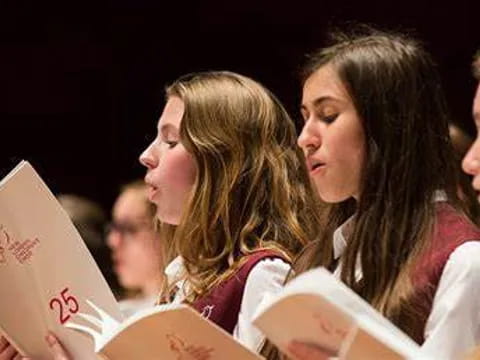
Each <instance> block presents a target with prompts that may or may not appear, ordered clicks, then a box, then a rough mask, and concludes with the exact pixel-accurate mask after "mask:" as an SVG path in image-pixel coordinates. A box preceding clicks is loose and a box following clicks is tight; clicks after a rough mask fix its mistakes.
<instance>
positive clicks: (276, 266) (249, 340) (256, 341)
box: [165, 257, 290, 352]
mask: <svg viewBox="0 0 480 360" xmlns="http://www.w3.org/2000/svg"><path fill="white" fill-rule="evenodd" d="M183 271H184V267H183V259H182V258H181V257H177V258H175V259H174V260H173V261H172V262H171V263H170V264H169V265H168V266H167V267H166V268H165V275H166V276H167V281H168V283H169V284H175V286H176V287H177V289H178V291H177V292H176V293H175V297H174V299H173V301H172V302H173V303H177V304H178V303H181V302H183V301H184V300H185V294H184V292H183V291H182V290H183V289H184V286H185V287H187V289H188V284H186V283H185V282H184V281H183V280H181V276H182V273H183ZM289 271H290V265H289V264H288V263H286V262H285V261H283V260H282V259H279V258H275V259H264V260H261V261H259V262H258V263H257V264H256V265H255V266H254V267H253V269H252V270H251V271H250V273H249V274H248V277H247V280H246V282H245V290H244V292H243V297H242V303H241V305H240V313H239V314H238V320H237V324H236V325H235V328H234V330H233V337H234V339H236V340H237V341H239V342H240V343H242V344H243V345H245V346H246V347H248V348H249V349H250V350H253V351H257V352H258V351H259V350H260V347H261V345H262V344H263V340H264V338H265V337H264V336H263V335H262V333H261V332H260V331H259V330H258V329H257V328H256V327H254V326H253V325H252V319H253V315H254V314H255V313H256V310H257V308H258V306H259V305H260V304H261V303H262V300H263V298H264V297H265V296H270V295H272V294H276V293H278V292H279V291H280V290H281V289H282V287H283V283H284V282H285V279H286V277H287V274H288V272H289Z"/></svg>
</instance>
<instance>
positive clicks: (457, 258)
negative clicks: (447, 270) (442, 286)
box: [446, 240, 480, 272]
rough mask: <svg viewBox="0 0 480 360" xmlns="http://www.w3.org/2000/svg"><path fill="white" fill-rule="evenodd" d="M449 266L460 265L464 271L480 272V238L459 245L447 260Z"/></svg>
mask: <svg viewBox="0 0 480 360" xmlns="http://www.w3.org/2000/svg"><path fill="white" fill-rule="evenodd" d="M446 266H447V267H459V268H461V269H462V272H480V240H472V241H467V242H465V243H463V244H461V245H460V246H458V247H457V248H456V249H455V250H454V251H452V253H451V254H450V256H449V257H448V260H447V264H446Z"/></svg>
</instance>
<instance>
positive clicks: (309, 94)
mask: <svg viewBox="0 0 480 360" xmlns="http://www.w3.org/2000/svg"><path fill="white" fill-rule="evenodd" d="M322 97H329V98H333V99H337V100H348V99H349V98H350V96H349V94H348V92H347V90H346V88H345V86H344V85H343V83H342V81H341V80H340V78H339V77H338V74H337V72H336V71H335V69H334V68H333V67H332V66H331V65H325V66H322V67H321V68H320V69H318V70H317V71H315V72H314V73H313V74H312V75H310V77H309V78H308V79H307V80H306V81H305V84H304V85H303V95H302V105H305V106H308V105H312V104H313V103H314V102H315V100H317V99H319V98H322Z"/></svg>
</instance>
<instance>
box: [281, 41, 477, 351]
mask: <svg viewBox="0 0 480 360" xmlns="http://www.w3.org/2000/svg"><path fill="white" fill-rule="evenodd" d="M301 112H302V115H303V118H304V121H305V122H304V127H303V130H302V132H301V135H300V137H299V139H298V144H299V146H300V147H301V148H302V149H303V151H304V153H305V155H306V158H307V165H308V169H309V172H310V177H311V179H312V180H313V182H314V183H315V185H316V187H317V190H318V193H319V195H320V197H321V198H322V199H323V200H324V201H326V202H328V203H331V208H330V209H329V212H328V215H327V216H326V221H325V223H324V225H323V229H324V230H325V231H324V232H323V233H322V236H321V238H320V239H319V240H318V241H316V242H315V243H313V244H312V246H309V247H308V248H307V250H306V251H305V252H304V253H303V254H302V256H300V257H299V259H298V261H297V262H296V264H295V270H296V273H297V274H298V273H301V272H302V271H305V270H307V269H309V268H312V267H316V266H325V267H326V268H328V269H330V270H331V271H333V272H334V274H336V275H337V276H338V277H339V278H340V279H341V280H342V281H343V282H345V283H346V284H347V285H348V286H350V287H351V288H352V289H353V290H354V291H355V292H356V293H358V294H359V295H360V296H362V297H363V298H364V299H365V300H366V301H368V302H369V303H370V304H371V305H372V306H373V307H374V308H376V309H377V310H378V311H380V312H381V313H382V314H383V315H384V316H385V317H387V318H388V319H390V320H391V321H392V322H393V323H394V324H395V325H397V326H398V327H400V328H401V329H402V330H404V331H405V332H406V333H407V334H408V335H410V336H411V337H412V338H413V339H415V340H416V341H417V342H418V343H419V344H422V347H423V350H424V351H425V353H426V354H428V355H430V356H432V357H433V358H438V359H440V358H441V359H447V358H448V359H455V358H458V356H459V355H461V354H462V353H464V352H465V351H467V350H468V349H469V348H471V347H472V346H473V345H474V344H475V343H476V342H478V341H479V340H480V302H478V298H479V297H478V291H479V289H480V242H479V241H478V240H479V239H480V230H479V229H478V228H477V227H475V226H474V225H473V223H472V222H471V221H470V220H469V219H468V218H467V216H465V215H464V211H463V210H462V204H461V203H460V201H459V199H458V197H457V179H456V175H457V172H456V171H455V164H454V157H453V153H452V148H451V144H450V140H449V135H448V122H447V110H446V106H445V101H444V96H443V93H442V90H441V87H440V82H439V78H438V75H437V72H436V68H435V64H434V63H433V61H432V59H431V57H430V55H429V54H428V53H427V52H425V50H424V49H423V48H422V46H421V45H420V44H418V43H417V42H416V41H414V40H411V39H408V38H405V37H403V36H400V35H392V34H386V33H380V32H375V31H372V32H371V33H369V34H366V35H365V34H364V35H361V36H352V37H348V36H345V35H342V36H341V37H339V38H338V37H337V41H336V43H334V44H333V45H332V46H330V47H327V48H324V49H322V50H320V51H319V52H318V53H316V54H314V55H313V56H312V58H311V61H310V62H309V63H308V64H307V66H306V69H305V77H304V82H303V98H302V105H301ZM319 286H321V284H319ZM476 294H477V295H476ZM459 329H462V330H461V332H459V331H458V330H459ZM290 350H291V351H292V353H293V354H295V358H296V359H301V360H306V359H323V358H325V357H326V356H325V354H322V353H321V352H320V351H318V350H316V349H315V348H313V347H311V346H308V345H306V344H298V343H296V344H291V349H290ZM272 357H274V356H272ZM373 357H374V354H372V358H373Z"/></svg>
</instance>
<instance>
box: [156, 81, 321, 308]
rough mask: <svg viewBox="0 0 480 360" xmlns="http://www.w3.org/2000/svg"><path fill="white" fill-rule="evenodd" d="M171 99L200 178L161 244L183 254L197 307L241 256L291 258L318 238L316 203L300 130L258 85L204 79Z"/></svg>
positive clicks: (172, 89) (171, 92) (176, 88)
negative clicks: (269, 253) (179, 109)
mask: <svg viewBox="0 0 480 360" xmlns="http://www.w3.org/2000/svg"><path fill="white" fill-rule="evenodd" d="M166 94H167V99H168V98H170V97H178V98H180V99H181V100H182V101H183V102H184V104H185V112H184V115H183V118H182V122H181V126H180V140H181V142H182V144H183V145H184V147H185V148H186V149H187V151H188V152H190V153H191V154H192V156H193V157H194V159H195V162H196V165H197V177H196V181H195V184H194V186H193V189H192V193H191V197H190V201H189V203H188V205H187V206H186V211H185V213H184V214H183V217H182V219H181V221H180V224H179V225H178V226H177V227H176V228H175V229H174V231H172V228H171V226H168V225H165V227H166V228H167V231H164V243H165V244H167V245H169V247H170V251H173V252H174V253H175V254H176V255H180V256H182V258H183V261H184V266H185V274H183V278H184V279H185V280H187V282H188V284H189V286H188V292H187V290H186V289H184V291H185V295H186V298H187V301H194V300H195V299H196V298H198V297H200V296H202V295H204V294H205V293H206V292H207V291H208V290H209V289H211V288H212V287H213V286H215V285H216V284H218V283H220V282H221V281H223V280H225V279H226V278H227V277H229V276H230V275H232V274H233V273H234V272H235V270H236V269H237V268H238V267H239V266H240V265H241V264H242V259H243V258H245V255H248V254H251V253H253V252H255V251H258V250H261V249H275V250H277V251H278V252H279V253H281V254H282V255H283V257H284V258H286V259H287V260H291V259H292V258H293V257H294V256H295V255H296V254H297V253H298V252H299V251H300V250H301V249H302V248H303V247H304V245H306V244H307V242H309V241H310V240H312V239H314V238H315V237H316V236H317V234H318V233H319V231H318V224H319V223H320V222H319V220H318V218H317V216H318V215H317V214H318V212H317V206H318V203H317V200H316V199H317V197H316V195H315V194H314V190H313V187H312V186H311V184H310V181H309V178H308V173H307V169H306V165H305V161H304V157H303V154H302V152H301V151H300V149H299V148H298V147H297V145H296V137H297V136H296V132H295V127H294V123H293V121H292V120H291V118H290V117H289V115H288V114H287V112H286V111H285V109H284V108H283V106H282V105H281V103H280V102H279V101H278V100H277V98H276V97H275V96H274V95H273V94H272V93H270V92H269V91H268V90H267V89H265V88H264V87H263V86H262V85H260V84H258V83H257V82H255V81H253V80H251V79H249V78H247V77H244V76H241V75H238V74H234V73H231V72H205V73H196V74H190V75H187V76H184V77H182V78H180V79H178V80H177V81H175V82H174V83H173V84H172V85H171V86H169V87H168V88H167V90H166ZM170 285H172V284H170ZM170 290H171V289H165V290H164V292H163V295H164V297H163V298H164V299H165V295H166V294H169V293H170Z"/></svg>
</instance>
